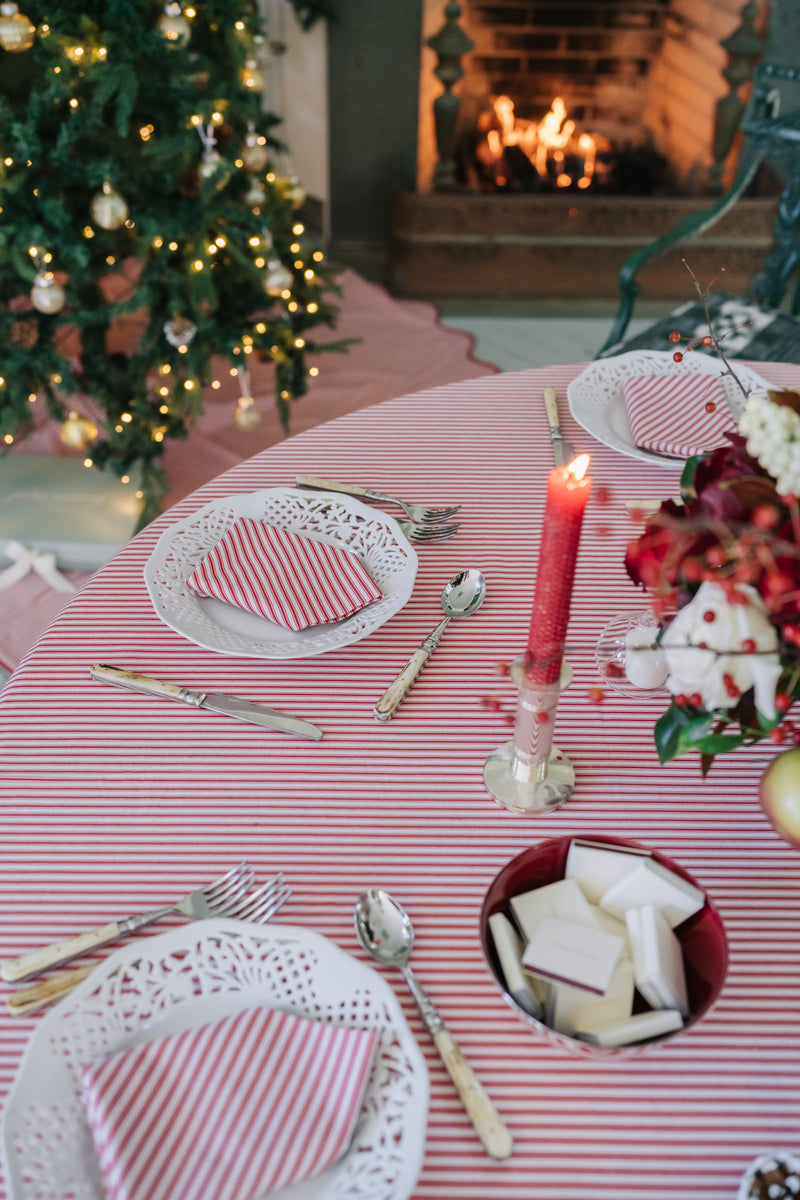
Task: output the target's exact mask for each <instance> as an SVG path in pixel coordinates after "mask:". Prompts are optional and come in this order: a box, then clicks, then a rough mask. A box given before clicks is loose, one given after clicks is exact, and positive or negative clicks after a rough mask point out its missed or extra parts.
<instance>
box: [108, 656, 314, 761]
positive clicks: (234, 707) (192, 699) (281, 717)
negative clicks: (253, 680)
mask: <svg viewBox="0 0 800 1200" xmlns="http://www.w3.org/2000/svg"><path fill="white" fill-rule="evenodd" d="M90 674H91V676H92V679H99V680H101V681H102V682H103V683H113V684H116V686H117V687H124V688H130V689H131V690H132V691H134V692H146V693H147V694H148V695H150V696H162V697H163V698H164V699H167V700H177V701H179V702H180V703H181V704H189V705H192V707H194V708H207V709H209V710H210V711H211V712H215V713H221V714H222V715H223V716H226V717H236V718H237V720H239V721H249V722H250V723H251V724H252V725H261V726H262V727H263V728H265V729H277V730H280V731H281V732H282V733H293V734H294V735H295V736H296V737H304V738H312V739H313V740H314V741H315V742H318V741H319V740H320V739H321V738H322V737H323V736H324V734H323V731H322V730H321V729H320V728H319V726H318V725H312V723H311V722H310V721H304V720H303V719H302V717H292V716H290V715H289V713H284V712H279V711H278V710H277V709H276V708H268V707H267V706H266V705H265V704H253V703H251V702H250V701H249V700H240V699H239V698H238V697H237V696H226V695H225V693H224V692H199V691H195V690H193V689H192V688H185V687H180V686H179V685H178V684H177V683H164V682H162V680H160V679H151V678H150V676H149V675H139V674H137V673H136V671H125V670H123V669H122V668H120V667H109V666H107V664H106V663H95V664H94V665H93V666H92V667H91V668H90Z"/></svg>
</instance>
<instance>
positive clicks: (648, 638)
mask: <svg viewBox="0 0 800 1200" xmlns="http://www.w3.org/2000/svg"><path fill="white" fill-rule="evenodd" d="M657 632H658V630H657V629H653V628H652V626H649V625H639V626H637V627H636V628H635V629H629V630H628V632H627V633H626V634H625V675H626V676H627V679H628V682H629V683H632V684H633V686H634V687H637V688H647V689H651V688H660V687H663V686H664V684H665V683H666V681H667V676H668V675H669V669H668V667H667V660H666V656H665V654H664V651H663V650H662V649H661V648H660V647H659V646H656V645H655V636H656V634H657Z"/></svg>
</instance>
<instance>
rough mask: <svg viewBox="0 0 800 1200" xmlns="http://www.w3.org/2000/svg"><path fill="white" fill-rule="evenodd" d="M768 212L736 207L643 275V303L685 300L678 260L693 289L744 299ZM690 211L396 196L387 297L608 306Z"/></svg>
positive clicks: (645, 203)
mask: <svg viewBox="0 0 800 1200" xmlns="http://www.w3.org/2000/svg"><path fill="white" fill-rule="evenodd" d="M776 206H777V200H776V199H775V198H772V197H767V198H753V199H745V200H740V201H739V203H738V204H736V205H735V206H734V208H733V209H732V210H731V211H730V212H729V213H728V214H727V215H726V216H725V217H723V218H722V219H721V220H719V221H718V222H717V223H716V225H714V227H713V228H712V229H711V230H710V231H709V232H708V233H707V234H705V235H704V236H703V237H702V238H700V239H698V240H696V241H690V242H687V243H686V245H685V246H677V247H675V248H673V250H671V251H670V252H669V253H668V254H665V255H663V256H662V257H661V258H657V259H654V260H653V261H651V262H650V263H648V264H647V266H646V267H645V268H644V269H643V270H642V271H641V273H640V277H639V278H640V282H641V283H642V285H643V287H644V288H645V289H646V294H647V295H648V296H649V297H656V298H669V299H674V300H681V299H689V298H690V297H691V294H692V293H691V280H690V279H689V277H688V275H687V272H686V268H685V267H684V266H683V263H682V261H681V260H682V258H684V257H685V258H686V259H687V261H688V262H689V263H690V264H691V266H692V269H693V271H694V272H695V274H696V275H697V277H698V278H699V279H700V280H701V281H702V282H704V283H705V282H710V281H711V280H712V279H715V278H717V279H720V282H719V287H720V288H722V289H724V290H725V291H731V292H737V291H743V290H744V289H745V288H746V285H747V283H748V282H749V281H750V280H751V279H752V276H753V275H754V274H755V272H756V271H757V270H758V268H759V267H760V266H761V264H762V262H763V260H764V257H765V254H766V252H767V250H768V249H769V247H770V245H771V242H772V226H773V221H774V218H775V211H776ZM701 207H703V203H702V202H699V201H698V199H697V198H696V197H694V198H692V197H674V198H673V197H651V196H642V197H625V196H602V195H598V194H595V195H591V196H588V195H587V196H586V197H582V196H576V195H575V193H566V194H553V195H541V196H529V195H503V194H494V195H487V194H475V193H464V192H461V193H458V192H454V193H443V192H440V193H419V194H414V193H409V192H397V193H396V194H395V197H394V212H393V219H392V241H391V254H390V261H391V266H390V273H391V278H390V281H389V285H390V287H391V289H392V291H393V292H394V293H395V294H396V295H399V296H418V297H421V298H424V297H435V296H453V297H454V296H461V297H475V298H478V299H482V298H500V299H502V298H506V297H508V298H525V299H536V298H543V297H553V298H560V299H568V298H586V297H587V296H591V297H596V298H601V299H602V298H605V297H608V298H612V297H616V296H617V295H618V279H619V271H620V268H621V266H622V264H623V263H624V262H625V260H626V259H627V258H628V257H629V255H631V254H633V253H634V252H635V251H636V250H637V249H639V247H641V246H645V245H648V244H649V243H650V242H652V241H653V239H654V238H657V237H660V236H661V235H662V234H664V233H667V232H668V231H669V230H671V229H672V228H673V226H674V225H675V224H676V223H677V221H678V220H680V219H681V218H682V217H685V216H687V215H689V214H691V213H696V212H697V210H698V208H701ZM721 273H722V275H721ZM720 275H721V278H720Z"/></svg>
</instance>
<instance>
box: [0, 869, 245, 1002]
mask: <svg viewBox="0 0 800 1200" xmlns="http://www.w3.org/2000/svg"><path fill="white" fill-rule="evenodd" d="M253 878H254V876H253V868H252V867H251V866H250V864H249V863H248V862H241V863H239V865H238V866H236V867H232V868H231V870H230V871H226V872H225V874H224V875H221V876H220V878H219V879H215V880H214V882H213V883H209V884H208V886H207V887H204V888H197V889H196V891H194V892H189V894H188V895H186V896H183V897H182V898H181V899H180V900H176V901H174V902H173V903H172V904H166V905H164V906H163V908H155V909H153V910H152V911H151V912H146V913H139V914H137V915H135V916H132V917H124V918H122V919H121V920H118V921H111V922H109V924H108V925H101V926H100V927H99V929H91V930H89V931H88V932H86V933H79V934H77V935H76V936H75V937H71V938H66V939H65V941H63V942H54V943H53V944H52V945H50V946H43V947H42V948H41V949H39V950H32V951H31V952H30V953H29V954H21V955H20V956H19V958H12V959H11V961H10V962H7V963H3V966H2V968H0V975H2V977H3V979H5V980H6V982H7V983H18V982H19V981H20V980H22V979H32V978H33V976H34V975H41V973H42V971H46V970H48V969H49V968H50V967H55V966H57V965H58V964H59V963H65V962H69V960H70V959H73V958H80V956H81V955H82V954H87V953H88V952H89V951H90V950H95V949H96V948H97V947H98V946H105V945H107V944H108V943H109V942H115V941H116V940H117V938H120V937H122V936H123V935H124V934H126V933H135V931H136V930H137V929H141V928H142V927H143V926H145V925H151V924H152V923H153V921H159V920H160V919H161V918H162V917H165V916H166V915H167V913H171V912H179V913H183V915H184V916H185V917H191V918H192V919H193V920H197V919H198V918H199V917H222V916H227V914H228V913H229V911H230V909H231V908H232V907H233V906H234V905H235V904H237V903H238V902H239V901H240V900H242V899H243V898H244V896H246V894H247V892H248V891H249V889H250V887H252V884H253Z"/></svg>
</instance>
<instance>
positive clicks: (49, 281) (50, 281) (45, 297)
mask: <svg viewBox="0 0 800 1200" xmlns="http://www.w3.org/2000/svg"><path fill="white" fill-rule="evenodd" d="M65 299H66V297H65V296H64V289H63V288H62V286H61V284H60V283H56V277H55V275H54V274H53V272H52V271H40V272H39V274H38V275H37V276H36V278H35V279H34V281H33V289H32V291H31V302H32V303H33V307H34V308H35V309H38V311H39V312H40V313H48V314H51V313H57V312H61V309H62V308H63V307H64V300H65Z"/></svg>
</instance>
